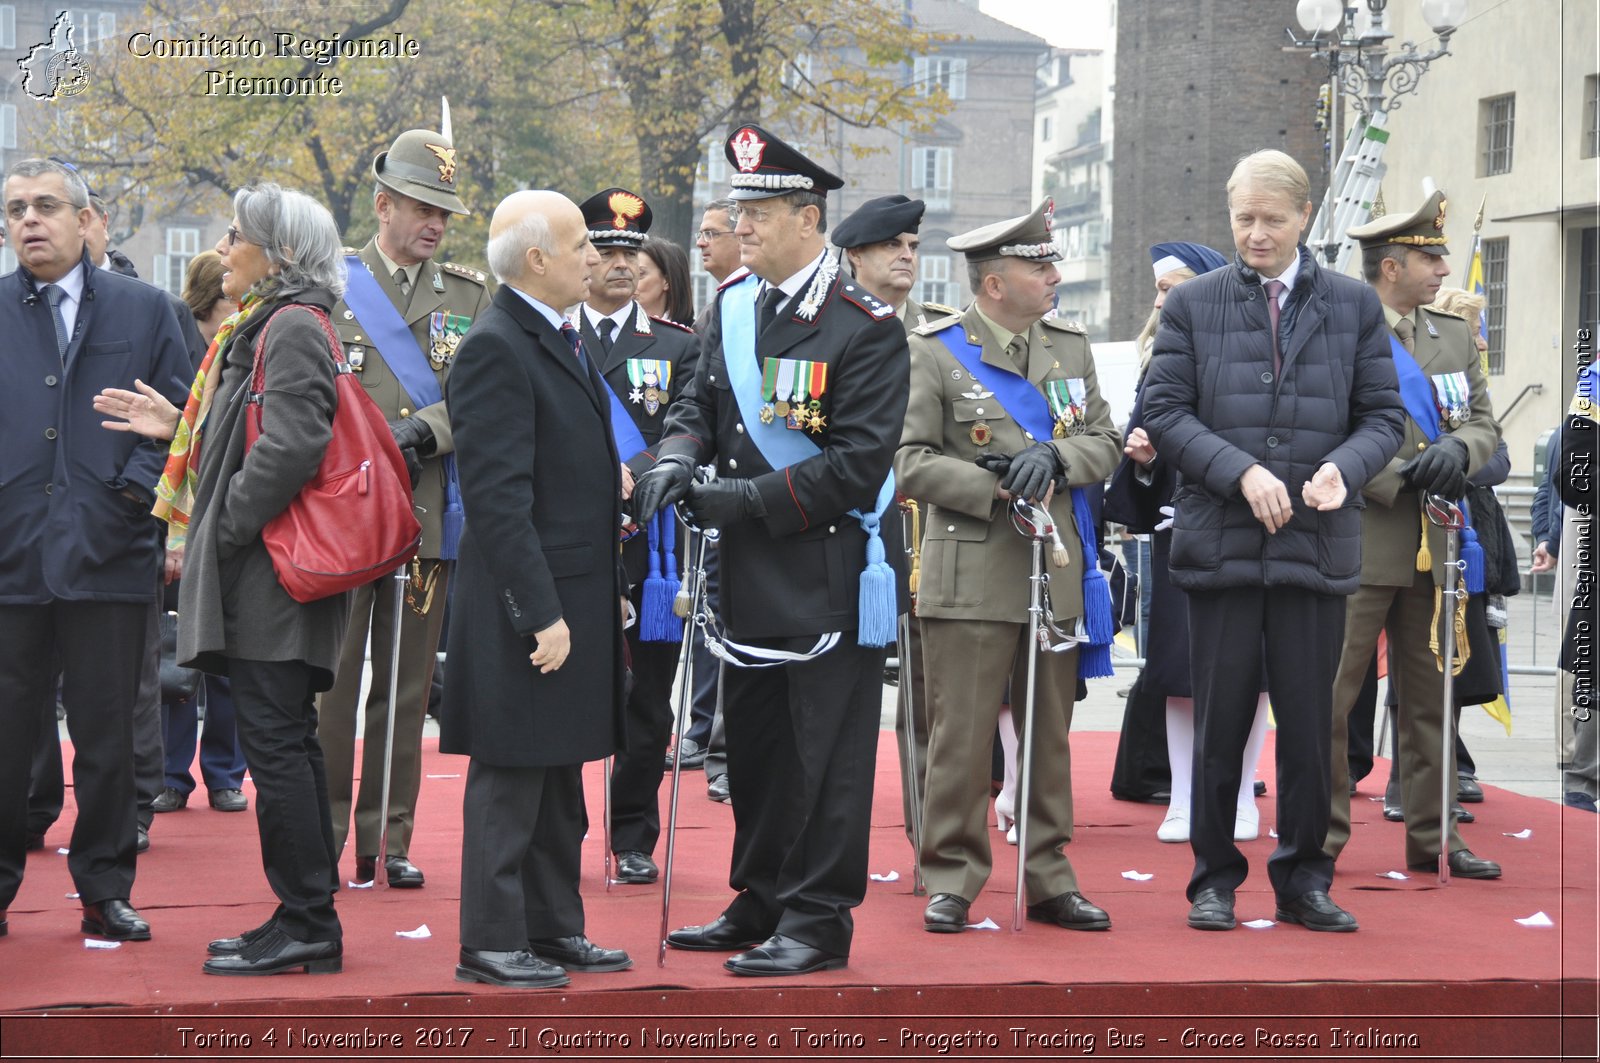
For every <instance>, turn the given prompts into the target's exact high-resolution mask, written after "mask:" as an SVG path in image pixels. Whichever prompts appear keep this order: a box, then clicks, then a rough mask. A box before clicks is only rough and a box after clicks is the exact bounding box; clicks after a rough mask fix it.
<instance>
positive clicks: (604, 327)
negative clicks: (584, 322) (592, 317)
mask: <svg viewBox="0 0 1600 1063" xmlns="http://www.w3.org/2000/svg"><path fill="white" fill-rule="evenodd" d="M616 327H617V323H616V322H615V321H613V320H611V319H610V318H609V317H603V318H601V319H600V346H601V347H602V348H604V349H605V352H606V353H607V354H610V353H611V333H612V332H614V331H615V330H616ZM573 334H574V335H576V334H577V333H576V331H574V333H573Z"/></svg>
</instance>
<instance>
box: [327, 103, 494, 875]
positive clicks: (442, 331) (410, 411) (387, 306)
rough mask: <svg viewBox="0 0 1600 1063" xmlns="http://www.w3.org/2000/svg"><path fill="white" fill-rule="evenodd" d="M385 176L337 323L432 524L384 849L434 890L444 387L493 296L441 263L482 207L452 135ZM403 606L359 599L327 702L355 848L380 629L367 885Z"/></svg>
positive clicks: (448, 448)
mask: <svg viewBox="0 0 1600 1063" xmlns="http://www.w3.org/2000/svg"><path fill="white" fill-rule="evenodd" d="M372 174H373V176H374V177H375V178H376V179H377V187H376V189H375V191H374V194H373V203H374V207H375V210H376V213H377V215H378V232H377V235H376V236H374V237H373V238H372V239H371V240H369V241H368V242H367V245H366V246H365V247H363V248H362V249H361V250H360V251H359V252H357V253H355V254H352V255H351V256H350V257H349V258H348V259H347V264H348V266H349V270H350V286H349V289H348V290H347V291H346V293H345V297H344V301H343V302H341V303H340V304H339V305H338V306H336V307H335V308H334V311H333V320H334V325H335V326H336V327H337V329H338V331H339V339H340V340H341V341H342V342H343V344H344V351H345V357H346V358H347V359H348V360H349V362H350V364H351V366H352V367H354V369H355V371H356V373H357V374H358V375H359V379H360V380H361V384H362V386H363V387H364V388H365V389H366V392H367V395H368V396H369V397H371V399H372V400H373V401H374V402H376V403H377V405H378V409H380V410H382V411H383V415H384V417H386V418H387V419H388V421H389V427H390V429H391V430H392V431H393V432H394V437H395V442H397V443H399V444H400V448H401V451H402V453H404V454H405V455H406V459H407V463H408V464H409V465H410V466H411V468H412V472H413V479H414V480H415V488H414V494H415V497H416V507H417V519H418V520H419V521H421V523H422V547H421V549H420V551H419V556H418V558H417V560H416V561H414V562H413V563H412V567H411V573H410V579H409V580H408V582H407V584H406V589H405V603H404V604H403V605H402V606H401V610H400V682H399V689H398V693H397V696H396V698H395V721H394V755H393V762H392V764H391V780H392V781H391V784H390V793H389V834H388V841H387V846H386V848H387V849H388V852H387V853H385V854H384V856H385V857H386V859H385V861H384V871H385V876H386V879H387V881H388V883H389V885H391V886H398V887H411V888H415V887H420V886H421V885H422V884H423V874H422V872H421V870H419V869H418V868H417V866H416V865H415V864H413V863H411V861H410V860H409V859H408V853H409V851H410V845H411V832H412V828H413V826H414V823H413V812H414V810H415V808H416V802H417V789H418V786H419V785H420V780H421V774H420V773H421V745H422V718H423V716H424V714H425V710H426V708H427V704H428V688H429V685H430V684H431V682H432V680H433V666H434V653H435V651H436V650H437V649H438V646H439V633H440V630H441V628H442V626H443V623H444V604H445V592H446V591H447V590H448V588H449V583H450V569H451V567H452V565H453V562H454V560H455V547H456V540H457V539H458V538H459V536H460V496H459V493H458V491H457V488H456V485H455V482H454V479H455V462H454V459H453V456H452V455H453V452H454V449H455V448H454V444H453V443H452V441H451V436H450V418H449V415H448V414H447V413H446V410H445V404H444V400H443V390H444V387H445V381H446V379H447V378H448V377H449V375H450V363H451V362H452V361H453V360H454V359H455V352H456V348H457V346H458V345H459V344H460V342H461V337H462V336H464V335H465V334H466V331H467V329H468V327H470V326H471V324H472V322H473V319H474V318H476V317H477V316H478V313H479V312H480V311H481V310H482V309H483V308H484V307H486V306H488V305H489V295H490V292H489V288H488V282H487V280H486V279H485V277H484V274H483V272H482V271H481V270H477V269H472V268H469V267H466V266H458V265H456V264H455V263H453V262H445V263H439V262H435V261H434V257H433V256H434V254H435V252H437V251H438V249H439V241H440V240H441V239H442V238H443V237H444V232H445V228H446V226H447V225H448V224H449V222H450V218H451V216H452V215H456V214H463V215H464V214H466V213H468V211H467V208H466V205H465V204H463V203H462V202H461V200H460V198H458V196H457V194H456V181H457V178H458V177H459V176H460V175H459V172H458V163H457V160H456V149H455V146H454V144H453V143H452V142H451V139H450V138H449V137H447V136H444V135H442V134H440V133H437V132H434V131H432V130H427V129H412V130H408V131H407V132H404V133H402V134H400V136H399V137H398V138H396V140H395V142H394V144H393V145H392V146H391V147H390V149H389V150H388V151H386V152H383V153H381V154H379V155H378V157H377V158H376V159H374V160H373V163H372ZM392 602H393V580H392V578H391V577H388V576H385V577H384V578H382V579H378V580H374V581H373V582H372V583H369V584H367V585H366V586H364V587H360V588H358V589H357V590H356V591H355V593H354V594H353V595H352V604H351V617H350V627H349V630H348V633H347V634H346V635H345V642H344V649H343V652H342V653H341V655H340V659H339V672H338V676H337V678H336V679H335V682H334V686H333V689H332V690H329V691H328V692H327V693H325V694H323V695H322V697H321V698H320V700H319V701H318V728H317V729H318V736H319V737H320V739H321V741H322V748H323V753H324V755H325V757H326V758H327V772H328V796H329V799H330V804H331V805H332V809H333V832H334V840H335V842H336V843H337V846H338V848H339V849H340V850H341V851H342V849H343V847H344V842H345V838H346V836H347V833H348V831H349V828H350V803H351V794H352V790H353V789H354V787H353V775H354V774H355V772H354V759H355V756H354V748H355V721H356V707H357V702H358V701H359V700H360V694H361V679H362V661H363V658H364V656H365V650H366V647H367V636H368V632H369V630H370V632H371V640H372V687H371V689H370V690H369V691H368V693H367V702H366V733H365V744H364V747H363V754H362V763H361V793H360V796H359V798H358V799H357V800H356V803H355V824H356V826H355V831H356V868H355V881H356V882H370V881H371V880H372V879H373V876H374V873H375V869H376V864H377V858H378V855H379V854H378V838H379V835H380V834H381V833H382V824H381V823H380V822H379V816H380V815H381V812H380V809H381V807H382V804H383V793H382V789H383V745H384V733H385V730H386V728H387V725H388V713H389V662H390V656H391V654H392V652H393V647H394V641H393V640H394V613H393V606H392Z"/></svg>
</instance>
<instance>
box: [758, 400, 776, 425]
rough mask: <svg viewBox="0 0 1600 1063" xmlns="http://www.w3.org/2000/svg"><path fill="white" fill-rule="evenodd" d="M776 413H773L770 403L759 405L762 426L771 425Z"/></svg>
mask: <svg viewBox="0 0 1600 1063" xmlns="http://www.w3.org/2000/svg"><path fill="white" fill-rule="evenodd" d="M776 412H777V411H775V410H774V409H773V408H772V403H770V402H767V403H763V404H762V405H761V423H762V424H771V423H772V419H773V417H774V416H775V415H776Z"/></svg>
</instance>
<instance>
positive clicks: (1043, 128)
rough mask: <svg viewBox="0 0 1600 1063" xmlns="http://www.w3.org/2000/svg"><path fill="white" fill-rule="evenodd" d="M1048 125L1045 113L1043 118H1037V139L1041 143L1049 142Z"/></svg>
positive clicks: (1048, 120) (1048, 117)
mask: <svg viewBox="0 0 1600 1063" xmlns="http://www.w3.org/2000/svg"><path fill="white" fill-rule="evenodd" d="M1050 126H1051V122H1050V116H1049V115H1045V116H1044V117H1043V118H1041V119H1039V140H1040V141H1041V142H1042V143H1045V144H1048V143H1050Z"/></svg>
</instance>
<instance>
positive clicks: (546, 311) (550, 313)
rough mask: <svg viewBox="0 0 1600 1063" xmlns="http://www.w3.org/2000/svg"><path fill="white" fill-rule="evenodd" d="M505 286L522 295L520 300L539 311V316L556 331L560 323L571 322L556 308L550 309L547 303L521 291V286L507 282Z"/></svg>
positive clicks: (568, 323)
mask: <svg viewBox="0 0 1600 1063" xmlns="http://www.w3.org/2000/svg"><path fill="white" fill-rule="evenodd" d="M506 287H507V288H510V289H511V290H512V291H514V292H516V293H517V294H518V295H520V296H522V301H523V302H525V303H527V304H528V305H529V306H531V307H533V308H534V309H535V310H537V311H539V315H540V316H541V317H543V318H544V319H545V320H546V321H548V322H550V327H551V328H553V329H555V330H556V331H557V332H560V331H561V326H562V325H570V324H571V322H570V321H568V320H567V319H566V318H564V317H562V316H561V314H560V312H559V311H556V310H554V309H552V308H551V307H550V306H549V305H547V304H545V303H541V302H540V301H539V300H537V299H535V298H534V297H533V296H531V295H529V294H528V293H527V292H525V291H523V290H522V289H521V288H516V287H513V286H512V285H509V284H508V285H506Z"/></svg>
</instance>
